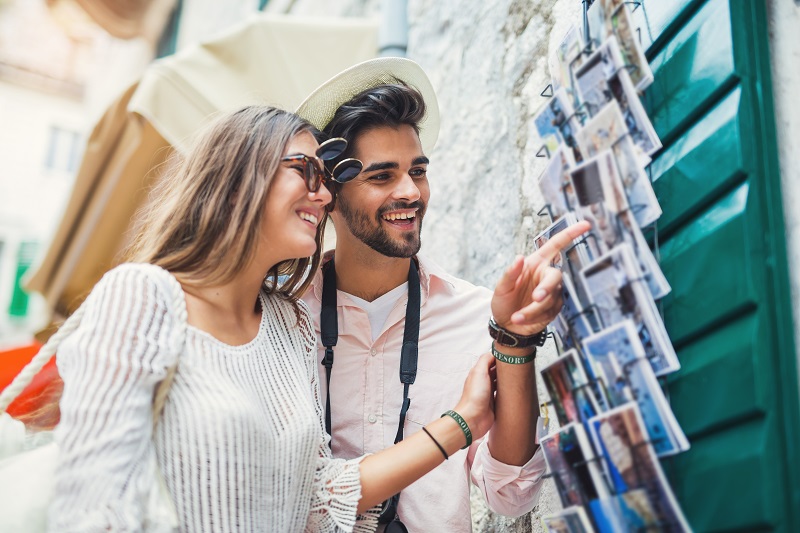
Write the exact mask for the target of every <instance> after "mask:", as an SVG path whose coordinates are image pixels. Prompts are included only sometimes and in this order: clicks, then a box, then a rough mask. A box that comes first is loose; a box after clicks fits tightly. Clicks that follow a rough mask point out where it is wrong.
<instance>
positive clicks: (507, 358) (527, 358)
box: [492, 342, 536, 365]
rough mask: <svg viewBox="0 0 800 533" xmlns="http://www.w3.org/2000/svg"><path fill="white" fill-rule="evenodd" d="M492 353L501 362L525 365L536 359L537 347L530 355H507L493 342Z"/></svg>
mask: <svg viewBox="0 0 800 533" xmlns="http://www.w3.org/2000/svg"><path fill="white" fill-rule="evenodd" d="M492 355H493V356H494V358H495V359H497V360H498V361H500V362H501V363H508V364H510V365H524V364H526V363H530V362H531V361H533V360H534V359H536V349H535V348H534V350H533V353H532V354H530V355H506V354H504V353H502V352H498V351H497V348H495V346H494V342H492Z"/></svg>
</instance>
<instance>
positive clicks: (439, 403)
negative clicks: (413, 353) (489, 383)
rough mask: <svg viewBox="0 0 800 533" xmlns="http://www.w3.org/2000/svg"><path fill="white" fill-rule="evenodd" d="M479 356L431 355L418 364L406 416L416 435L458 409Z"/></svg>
mask: <svg viewBox="0 0 800 533" xmlns="http://www.w3.org/2000/svg"><path fill="white" fill-rule="evenodd" d="M477 360H478V355H471V354H468V353H463V352H461V353H447V354H436V355H435V356H429V357H427V358H426V360H425V361H424V362H423V361H422V360H420V361H419V363H418V364H417V379H416V381H415V382H414V384H413V385H411V387H410V389H409V393H408V396H409V398H411V406H410V407H409V409H408V413H407V414H406V421H407V422H410V423H411V425H410V426H409V424H406V427H408V429H409V430H411V431H412V432H416V431H418V430H419V428H420V427H421V426H424V425H426V424H429V423H430V422H433V421H434V420H436V419H438V418H439V417H441V416H442V413H444V412H445V411H447V410H448V409H453V408H455V406H456V404H457V403H458V400H459V399H460V398H461V392H462V390H463V388H464V381H465V380H466V379H467V375H468V374H469V370H470V369H471V368H472V367H473V365H474V364H475V362H476V361H477Z"/></svg>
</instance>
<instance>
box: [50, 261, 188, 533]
mask: <svg viewBox="0 0 800 533" xmlns="http://www.w3.org/2000/svg"><path fill="white" fill-rule="evenodd" d="M167 290H168V289H167ZM164 293H165V289H164V287H162V286H161V284H160V283H159V282H158V281H155V280H154V279H152V276H151V273H150V272H149V271H148V270H147V267H144V266H142V265H138V266H137V265H123V266H122V267H118V268H116V269H114V270H113V271H111V272H109V273H108V274H106V276H105V277H104V278H103V279H102V280H101V281H100V282H99V283H98V284H97V286H96V287H95V289H94V290H93V291H92V294H91V295H90V296H89V298H88V299H87V302H86V306H87V307H86V310H85V314H84V317H83V320H82V322H81V325H80V326H79V327H78V329H77V330H76V331H75V333H73V334H72V335H71V336H70V337H68V338H67V339H66V340H65V341H64V342H63V343H62V345H61V348H60V349H59V352H58V356H57V364H58V367H59V372H60V373H61V376H62V377H63V379H64V392H63V395H62V398H61V403H60V409H61V422H60V423H59V425H58V427H57V429H56V439H57V441H58V443H59V447H60V455H59V463H58V467H57V470H56V490H55V498H54V500H53V502H52V504H51V506H50V510H49V525H48V526H49V530H51V531H58V532H67V531H123V530H124V531H129V530H130V531H133V530H139V529H141V528H142V523H143V520H144V519H145V518H146V512H145V509H146V502H147V497H148V495H149V492H150V489H152V487H154V486H155V476H156V475H157V472H156V471H155V469H154V468H153V465H154V464H155V462H154V461H153V459H154V457H155V447H154V445H153V441H152V429H153V416H152V401H153V391H154V390H155V387H156V385H157V384H158V382H159V381H161V380H162V379H163V378H164V376H165V375H166V370H167V368H168V367H169V366H170V365H171V364H172V363H173V361H171V360H169V359H170V355H169V354H171V353H173V352H174V347H171V346H170V338H169V332H170V330H171V328H172V323H173V320H172V317H171V315H170V313H168V310H167V304H166V300H165V298H164ZM167 294H169V293H168V292H167ZM172 357H173V358H174V355H172Z"/></svg>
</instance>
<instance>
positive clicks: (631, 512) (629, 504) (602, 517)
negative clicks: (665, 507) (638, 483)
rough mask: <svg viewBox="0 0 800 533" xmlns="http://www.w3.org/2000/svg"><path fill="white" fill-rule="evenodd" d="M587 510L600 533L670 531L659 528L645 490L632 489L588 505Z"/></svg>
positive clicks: (669, 529) (657, 519) (668, 528)
mask: <svg viewBox="0 0 800 533" xmlns="http://www.w3.org/2000/svg"><path fill="white" fill-rule="evenodd" d="M589 509H590V512H591V513H592V518H594V523H595V524H597V530H598V531H599V532H600V533H618V532H620V531H672V528H670V527H665V528H662V527H659V526H662V525H663V524H659V518H658V516H657V515H656V511H655V509H653V506H652V504H651V503H650V498H649V497H648V495H647V491H646V490H645V489H634V490H630V491H628V492H625V493H623V494H619V495H617V496H611V497H610V498H601V499H597V500H594V501H592V502H590V503H589Z"/></svg>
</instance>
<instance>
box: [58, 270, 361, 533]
mask: <svg viewBox="0 0 800 533" xmlns="http://www.w3.org/2000/svg"><path fill="white" fill-rule="evenodd" d="M165 275H166V273H165V272H164V271H162V270H161V269H159V268H157V267H154V266H152V265H142V264H126V265H122V266H120V267H117V268H115V269H114V270H112V271H111V272H109V273H108V274H106V276H105V277H103V279H102V280H101V281H100V282H99V283H98V284H97V286H96V287H95V289H94V290H93V291H92V293H91V295H90V296H89V298H88V299H87V303H86V312H85V315H84V318H83V320H82V322H81V325H80V326H79V328H78V329H77V330H76V331H75V333H73V334H72V335H71V336H70V337H68V338H67V339H66V340H65V341H64V342H63V343H62V345H61V347H60V349H59V352H58V356H57V363H58V369H59V372H60V373H61V376H62V377H63V379H64V384H65V385H64V393H63V397H62V399H61V423H60V424H59V426H58V427H57V429H56V439H57V441H58V443H59V445H60V449H61V455H60V459H59V466H58V470H57V480H56V483H57V484H56V494H57V496H56V498H55V500H54V501H53V503H52V505H51V507H50V514H49V529H50V530H51V531H54V532H59V533H64V532H73V531H74V532H81V533H85V532H94V531H98V532H99V531H103V532H105V531H142V530H143V529H145V526H144V524H142V519H143V509H144V506H145V503H146V500H147V496H148V494H147V492H149V489H150V487H152V486H153V482H154V476H156V475H158V473H157V472H155V471H154V469H153V468H148V466H147V465H150V464H153V461H152V455H153V454H155V455H156V457H157V461H158V464H159V465H160V468H161V471H162V472H163V474H164V478H165V480H166V484H167V487H168V489H169V492H170V494H171V495H172V498H173V501H174V504H175V507H176V509H177V512H178V517H179V519H180V527H181V530H182V531H189V532H195V531H198V532H199V531H220V532H222V531H230V532H249V531H264V532H270V533H271V532H284V531H285V532H295V531H304V530H305V531H339V530H344V531H350V530H352V529H353V527H354V526H355V524H356V506H357V504H358V501H359V498H360V495H361V486H360V480H359V470H358V462H359V460H353V461H344V460H336V459H332V458H331V455H330V451H329V446H328V442H327V440H328V438H327V435H326V433H325V431H324V425H323V420H322V407H321V404H320V396H319V387H318V382H317V379H318V378H317V370H316V365H315V363H316V352H315V339H314V329H313V326H312V323H311V320H310V318H309V316H308V313H307V311H306V309H305V307H304V304H303V302H299V304H300V306H301V314H300V320H299V324H298V321H297V317H296V314H295V311H294V309H293V307H292V305H291V304H290V303H289V302H286V301H285V300H282V299H281V298H279V297H277V296H268V295H262V297H261V301H262V305H263V307H262V308H263V310H264V312H263V314H262V319H261V326H260V329H259V331H258V335H257V336H256V338H255V339H253V340H252V341H251V342H249V343H247V344H245V345H242V346H229V345H227V344H224V343H222V342H220V341H218V340H216V339H215V338H213V337H212V336H211V335H209V334H207V333H205V332H203V331H201V330H199V329H196V328H193V327H192V326H188V329H187V332H186V345H185V347H184V350H183V352H182V353H181V355H180V357H179V360H178V370H177V373H176V375H175V380H174V382H173V384H172V387H171V388H170V391H169V395H168V397H167V402H166V404H165V408H164V413H163V415H162V417H161V419H160V421H159V423H158V425H157V429H156V431H155V435H154V433H153V430H152V424H153V415H152V411H151V410H152V401H153V394H154V390H155V388H156V386H157V384H158V383H159V382H160V381H161V380H162V379H163V378H164V377H165V375H166V373H167V370H168V368H169V367H170V366H172V365H173V364H174V363H175V360H174V355H173V356H170V355H169V353H170V350H169V349H168V347H169V339H170V338H171V337H170V336H171V335H172V333H174V329H175V328H176V327H184V326H183V325H181V324H179V322H180V321H179V320H178V319H176V316H175V312H174V311H173V310H171V309H170V305H168V302H169V294H170V290H169V286H168V281H169V280H167V282H165V280H164V276H165ZM173 352H174V350H173ZM375 525H376V524H375V521H374V515H373V516H371V517H369V519H368V520H366V521H363V520H362V521H360V522H359V525H358V526H357V527H356V530H364V531H371V530H373V529H374V527H375Z"/></svg>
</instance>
